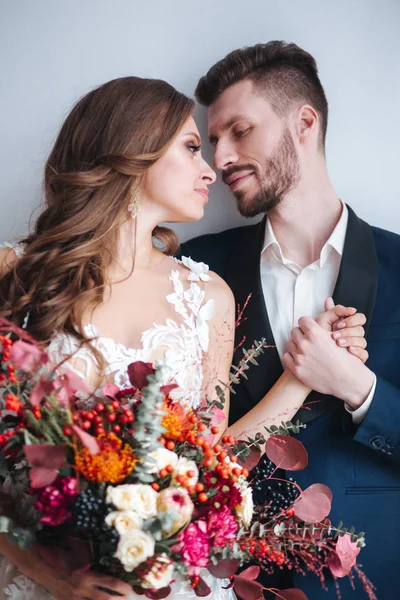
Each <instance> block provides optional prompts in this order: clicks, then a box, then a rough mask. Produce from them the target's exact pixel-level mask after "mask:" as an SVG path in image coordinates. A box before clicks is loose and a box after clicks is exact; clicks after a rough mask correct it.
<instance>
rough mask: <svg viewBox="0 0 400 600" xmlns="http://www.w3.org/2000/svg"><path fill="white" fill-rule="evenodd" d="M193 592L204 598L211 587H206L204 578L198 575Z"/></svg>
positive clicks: (208, 593) (209, 592)
mask: <svg viewBox="0 0 400 600" xmlns="http://www.w3.org/2000/svg"><path fill="white" fill-rule="evenodd" d="M194 593H195V594H196V596H199V597H200V598H205V597H206V596H209V595H210V594H211V589H210V588H209V587H208V585H207V584H206V582H205V581H204V579H201V577H200V579H199V582H198V583H197V585H196V587H195V588H194Z"/></svg>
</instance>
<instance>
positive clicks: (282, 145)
mask: <svg viewBox="0 0 400 600" xmlns="http://www.w3.org/2000/svg"><path fill="white" fill-rule="evenodd" d="M253 168H254V167H253V166H252V165H245V166H243V167H241V169H253ZM232 171H233V170H232ZM255 175H256V177H257V180H258V183H259V186H260V189H259V191H258V192H257V193H256V194H255V195H254V196H253V197H251V198H250V197H248V195H249V192H247V193H246V191H245V190H243V191H241V190H238V191H237V192H234V193H233V195H234V196H235V198H236V202H237V207H238V210H239V212H240V214H241V215H243V216H244V217H255V216H257V215H259V214H262V213H266V212H268V211H270V210H272V209H273V208H275V207H276V206H278V204H280V202H281V201H282V200H283V198H284V197H285V196H286V194H287V193H288V192H289V191H290V190H291V189H292V188H293V187H294V186H295V185H296V184H297V183H298V181H299V180H300V167H299V159H298V157H297V153H296V147H295V145H294V142H293V138H292V136H291V134H290V131H289V129H288V128H286V129H285V130H284V132H283V134H282V139H281V141H280V142H279V145H278V146H277V148H276V150H275V152H274V154H273V155H272V156H271V157H270V158H268V160H267V161H266V163H265V168H264V173H261V174H260V173H256V174H255Z"/></svg>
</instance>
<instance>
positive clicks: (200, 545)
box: [174, 519, 210, 576]
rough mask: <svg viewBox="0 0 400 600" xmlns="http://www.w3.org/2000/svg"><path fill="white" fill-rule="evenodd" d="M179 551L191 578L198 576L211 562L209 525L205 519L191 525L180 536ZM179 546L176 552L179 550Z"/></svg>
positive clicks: (175, 548)
mask: <svg viewBox="0 0 400 600" xmlns="http://www.w3.org/2000/svg"><path fill="white" fill-rule="evenodd" d="M179 541H180V543H179V544H178V545H177V546H179V550H180V551H181V553H182V559H183V561H184V562H185V563H186V564H187V565H188V572H189V575H190V576H193V575H198V574H199V572H200V568H201V567H206V566H207V565H208V563H209V562H210V559H209V556H210V541H209V537H208V531H207V524H206V522H205V521H204V520H203V519H199V520H198V521H194V522H193V523H190V525H188V527H187V528H186V529H184V530H183V531H182V533H181V534H180V535H179ZM177 546H175V547H174V550H178V548H177Z"/></svg>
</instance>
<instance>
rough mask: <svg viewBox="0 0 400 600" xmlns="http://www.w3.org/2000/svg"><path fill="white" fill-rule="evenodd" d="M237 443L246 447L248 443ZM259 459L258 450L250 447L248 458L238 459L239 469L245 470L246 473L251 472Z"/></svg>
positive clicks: (243, 441)
mask: <svg viewBox="0 0 400 600" xmlns="http://www.w3.org/2000/svg"><path fill="white" fill-rule="evenodd" d="M237 443H238V444H246V445H248V442H246V441H245V440H238V441H237ZM260 458H261V452H260V450H258V449H257V448H255V447H254V446H251V448H250V454H249V455H248V456H246V458H244V457H243V458H238V463H239V465H240V466H241V467H243V468H246V469H247V470H248V471H252V470H253V469H254V467H256V466H257V465H258V463H259V462H260Z"/></svg>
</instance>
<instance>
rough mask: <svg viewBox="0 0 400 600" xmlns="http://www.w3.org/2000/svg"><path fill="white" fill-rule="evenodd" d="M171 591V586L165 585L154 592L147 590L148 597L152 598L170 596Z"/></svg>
mask: <svg viewBox="0 0 400 600" xmlns="http://www.w3.org/2000/svg"><path fill="white" fill-rule="evenodd" d="M170 593H171V588H170V586H168V587H163V588H161V589H160V590H155V591H154V592H152V591H151V590H150V591H146V594H145V595H146V598H151V600H163V598H168V596H169V595H170Z"/></svg>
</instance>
